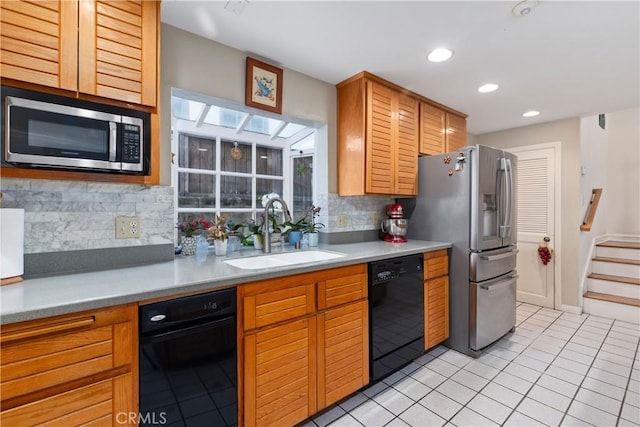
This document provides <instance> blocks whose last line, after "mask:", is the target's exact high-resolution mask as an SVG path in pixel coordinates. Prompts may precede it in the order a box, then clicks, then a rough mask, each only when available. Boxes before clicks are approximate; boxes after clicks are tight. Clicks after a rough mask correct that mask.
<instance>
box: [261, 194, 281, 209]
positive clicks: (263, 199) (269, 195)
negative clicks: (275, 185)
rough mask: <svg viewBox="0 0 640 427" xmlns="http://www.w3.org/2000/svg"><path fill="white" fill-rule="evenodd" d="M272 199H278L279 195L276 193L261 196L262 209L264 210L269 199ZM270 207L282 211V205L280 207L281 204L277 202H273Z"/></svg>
mask: <svg viewBox="0 0 640 427" xmlns="http://www.w3.org/2000/svg"><path fill="white" fill-rule="evenodd" d="M274 197H280V195H279V194H278V193H268V194H264V195H263V196H262V199H261V201H262V207H263V208H264V207H266V206H267V203H269V200H270V199H273V198H274ZM271 206H273V208H274V209H282V205H281V204H280V202H278V201H275V202H273V205H271Z"/></svg>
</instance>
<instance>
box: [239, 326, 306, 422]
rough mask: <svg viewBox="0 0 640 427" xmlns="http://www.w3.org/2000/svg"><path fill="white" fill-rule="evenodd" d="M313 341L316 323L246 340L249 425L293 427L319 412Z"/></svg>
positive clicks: (274, 329) (249, 336)
mask: <svg viewBox="0 0 640 427" xmlns="http://www.w3.org/2000/svg"><path fill="white" fill-rule="evenodd" d="M315 335H316V321H315V318H314V317H307V318H304V319H300V320H295V321H291V322H287V323H286V324H282V325H278V326H273V327H270V328H266V329H263V330H259V331H257V332H255V333H251V334H247V335H245V337H244V395H245V398H244V417H245V418H244V420H245V425H248V426H258V425H276V424H278V425H294V424H296V423H298V422H300V421H302V420H304V419H306V418H307V417H309V415H311V414H313V413H315V412H316V392H315V384H316V377H315V372H316V370H315V365H316V357H315V347H316V344H315V342H316V339H315ZM274 369H275V373H274Z"/></svg>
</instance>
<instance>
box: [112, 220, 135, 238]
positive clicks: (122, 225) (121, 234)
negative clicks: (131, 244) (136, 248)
mask: <svg viewBox="0 0 640 427" xmlns="http://www.w3.org/2000/svg"><path fill="white" fill-rule="evenodd" d="M138 238H140V218H139V217H137V216H118V217H116V239H138Z"/></svg>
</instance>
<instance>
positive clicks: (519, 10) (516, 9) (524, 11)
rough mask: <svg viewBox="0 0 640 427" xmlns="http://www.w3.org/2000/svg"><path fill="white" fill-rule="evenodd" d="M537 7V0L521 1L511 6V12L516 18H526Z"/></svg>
mask: <svg viewBox="0 0 640 427" xmlns="http://www.w3.org/2000/svg"><path fill="white" fill-rule="evenodd" d="M537 6H538V0H523V1H521V2H520V3H518V4H516V5H515V6H513V9H511V12H512V13H513V14H514V15H516V16H527V15H528V14H530V13H531V12H533V9H535V8H536V7H537Z"/></svg>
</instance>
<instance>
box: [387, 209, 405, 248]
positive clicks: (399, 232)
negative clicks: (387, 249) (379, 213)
mask: <svg viewBox="0 0 640 427" xmlns="http://www.w3.org/2000/svg"><path fill="white" fill-rule="evenodd" d="M403 216H404V213H403V210H402V205H401V204H400V203H394V204H392V205H389V206H387V217H388V218H387V219H384V220H382V223H381V224H380V229H381V230H382V232H383V233H385V236H384V241H385V242H390V243H405V242H406V241H407V239H406V238H405V237H404V236H405V235H406V234H407V226H408V220H406V219H404V218H403Z"/></svg>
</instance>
